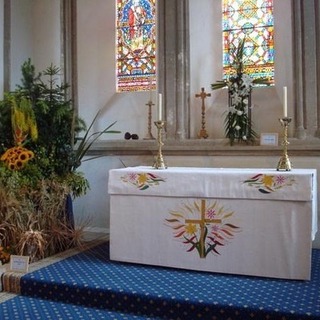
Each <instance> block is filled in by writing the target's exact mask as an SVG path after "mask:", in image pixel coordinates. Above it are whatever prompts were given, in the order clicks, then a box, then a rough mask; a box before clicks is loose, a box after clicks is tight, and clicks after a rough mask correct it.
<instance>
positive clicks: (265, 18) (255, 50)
mask: <svg viewBox="0 0 320 320" xmlns="http://www.w3.org/2000/svg"><path fill="white" fill-rule="evenodd" d="M222 4H223V5H222V6H223V71H224V76H225V78H228V77H229V76H230V75H232V74H234V69H233V68H232V63H233V61H232V52H233V51H234V50H235V48H236V47H237V46H238V44H239V40H240V39H243V38H244V37H245V39H246V43H245V51H244V55H245V59H244V65H245V72H246V73H247V74H249V75H250V76H251V77H252V78H269V79H270V80H271V81H272V82H273V81H274V21H273V0H223V1H222Z"/></svg>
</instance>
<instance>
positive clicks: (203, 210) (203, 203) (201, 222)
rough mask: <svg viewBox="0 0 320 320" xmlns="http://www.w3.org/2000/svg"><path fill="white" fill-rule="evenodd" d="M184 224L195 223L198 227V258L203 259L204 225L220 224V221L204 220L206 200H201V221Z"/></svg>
mask: <svg viewBox="0 0 320 320" xmlns="http://www.w3.org/2000/svg"><path fill="white" fill-rule="evenodd" d="M185 222H186V223H196V224H199V225H200V241H199V244H200V258H205V229H206V223H221V219H206V200H204V199H202V200H201V219H200V220H198V219H186V220H185Z"/></svg>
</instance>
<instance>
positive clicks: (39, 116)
mask: <svg viewBox="0 0 320 320" xmlns="http://www.w3.org/2000/svg"><path fill="white" fill-rule="evenodd" d="M21 70H22V76H23V78H22V85H20V86H18V87H17V89H16V90H15V91H13V92H8V93H5V95H4V99H3V100H2V101H0V247H2V248H7V247H8V246H10V252H12V254H19V255H29V256H30V261H35V260H38V259H41V258H44V257H46V256H50V255H52V254H55V253H57V252H60V251H62V250H65V249H67V248H70V247H74V246H76V245H80V243H81V235H82V229H83V227H78V229H76V228H75V227H74V223H73V221H72V220H73V216H72V214H73V213H72V199H74V198H76V197H80V196H82V195H84V194H85V193H86V192H87V190H88V188H89V183H88V181H87V179H86V178H85V177H84V175H83V174H82V173H81V172H79V171H78V170H77V168H78V167H79V166H80V165H81V161H82V158H83V157H84V156H85V154H86V152H87V151H88V150H89V148H90V147H91V145H92V144H93V143H94V142H95V141H96V140H97V139H98V138H99V137H100V136H101V135H102V134H104V133H118V131H111V130H110V127H111V126H113V125H114V123H112V124H111V125H110V126H108V127H107V128H105V129H104V130H102V131H99V132H94V133H92V134H90V133H89V132H90V130H91V128H92V125H93V123H94V121H95V119H96V118H97V116H98V114H97V115H96V117H95V118H94V120H93V122H92V123H91V125H90V126H89V127H88V128H87V127H86V124H85V122H84V121H83V120H82V119H80V118H79V117H77V116H76V112H75V110H74V107H73V104H72V101H71V100H67V99H66V97H67V90H68V85H66V84H59V83H58V78H59V77H58V76H59V71H60V70H59V68H57V67H54V66H52V65H51V66H50V67H48V68H47V69H46V70H45V71H43V72H41V73H39V74H36V73H35V67H34V66H33V65H32V64H31V61H30V59H29V60H28V61H26V62H25V63H24V64H23V65H22V69H21ZM82 131H85V134H84V136H83V138H81V139H80V141H79V142H77V140H78V138H77V137H78V136H79V134H80V133H81V132H82ZM2 255H3V253H2Z"/></svg>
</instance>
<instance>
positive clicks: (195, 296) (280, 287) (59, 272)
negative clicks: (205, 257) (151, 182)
mask: <svg viewBox="0 0 320 320" xmlns="http://www.w3.org/2000/svg"><path fill="white" fill-rule="evenodd" d="M20 287H21V288H20V291H21V295H23V298H25V299H29V298H27V297H30V298H31V299H34V298H38V299H39V300H40V301H49V302H50V303H52V304H53V305H54V304H55V303H57V304H58V305H60V303H63V304H67V305H68V306H70V305H72V306H74V307H78V308H88V309H89V310H96V311H97V312H102V311H105V312H116V313H119V314H123V315H124V316H133V315H136V316H138V317H142V319H143V318H146V319H148V318H150V319H159V318H161V319H176V320H178V319H210V320H211V319H219V320H225V319H232V320H234V319H241V320H243V319H259V320H262V319H273V320H276V319H281V320H283V319H286V320H287V319H300V320H301V319H320V296H319V291H320V250H314V251H313V256H312V279H311V281H293V280H281V279H270V278H259V277H245V276H234V275H227V274H216V273H208V272H197V271H190V270H188V271H187V270H179V269H173V268H162V267H154V266H145V265H138V264H130V263H120V262H115V261H110V259H109V243H108V242H105V243H102V244H100V245H97V246H95V247H93V248H91V249H89V250H86V251H84V252H82V253H79V254H77V255H74V256H72V257H68V258H66V259H64V260H62V261H58V262H56V263H53V264H51V265H48V266H46V267H43V268H40V269H39V270H36V271H33V272H31V273H29V274H26V275H24V276H23V277H22V278H21V279H20ZM35 301H37V299H35ZM0 306H1V304H0ZM0 319H1V317H0ZM32 319H33V318H32ZM62 319H64V318H62ZM93 319H100V318H93ZM101 319H104V318H101ZM109 319H112V316H110V317H109ZM115 319H122V318H120V317H119V318H117V317H116V318H115ZM129 319H130V318H129ZM138 319H139V318H138Z"/></svg>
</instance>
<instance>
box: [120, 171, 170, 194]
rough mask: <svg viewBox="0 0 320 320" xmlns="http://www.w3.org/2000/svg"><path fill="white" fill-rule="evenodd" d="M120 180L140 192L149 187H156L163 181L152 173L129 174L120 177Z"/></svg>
mask: <svg viewBox="0 0 320 320" xmlns="http://www.w3.org/2000/svg"><path fill="white" fill-rule="evenodd" d="M121 180H122V181H123V182H125V183H129V184H132V185H133V186H135V187H137V188H138V189H140V190H146V189H148V188H149V187H151V186H157V185H159V183H160V182H164V181H165V180H164V179H163V178H161V177H159V176H157V175H155V174H153V173H147V172H145V173H136V172H130V173H128V174H126V175H124V176H122V177H121Z"/></svg>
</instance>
